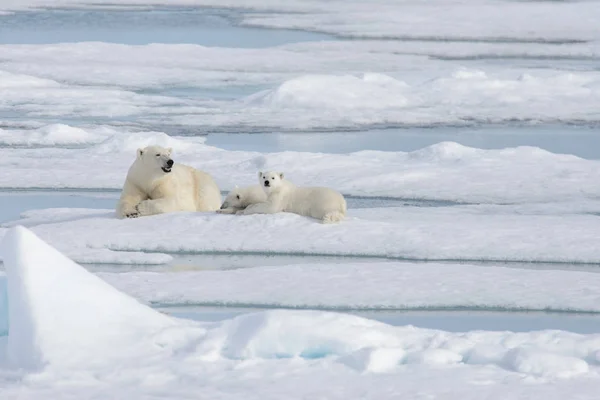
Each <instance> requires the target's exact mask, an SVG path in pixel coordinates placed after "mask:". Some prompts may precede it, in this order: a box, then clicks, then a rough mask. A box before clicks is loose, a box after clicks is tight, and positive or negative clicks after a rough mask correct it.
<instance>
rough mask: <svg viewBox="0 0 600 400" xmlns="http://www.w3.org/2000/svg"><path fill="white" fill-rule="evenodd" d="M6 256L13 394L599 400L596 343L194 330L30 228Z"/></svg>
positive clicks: (285, 324)
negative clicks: (566, 399) (574, 397)
mask: <svg viewBox="0 0 600 400" xmlns="http://www.w3.org/2000/svg"><path fill="white" fill-rule="evenodd" d="M0 251H1V252H2V255H3V258H4V260H5V266H6V276H7V292H8V293H7V303H8V307H7V308H8V309H7V310H2V312H1V313H0V317H2V318H4V319H7V320H8V327H9V330H8V335H7V336H6V337H3V338H2V339H1V340H0V387H1V389H0V391H1V393H2V395H3V399H4V398H6V399H12V398H17V397H18V396H21V397H23V396H25V397H35V396H51V397H55V396H56V395H58V394H59V393H60V395H61V396H72V397H77V398H96V397H97V396H98V395H103V396H107V395H113V396H115V395H118V396H123V395H128V396H135V397H136V398H146V397H148V398H149V397H152V398H163V397H164V398H173V397H174V396H175V397H179V396H190V395H198V393H202V396H208V397H210V398H215V397H219V398H225V399H227V398H239V396H240V395H241V394H242V393H243V394H244V396H245V397H246V398H278V396H279V395H281V394H282V393H286V397H287V398H305V397H306V396H310V395H312V396H315V395H322V396H327V397H328V398H348V397H349V396H350V397H352V396H355V395H356V393H363V394H364V395H365V396H366V397H369V398H374V397H380V398H381V397H382V396H383V397H386V398H390V397H395V396H414V395H416V394H417V393H418V394H419V395H423V394H426V395H428V396H432V397H436V398H441V399H449V398H450V397H449V396H450V395H449V393H450V392H449V390H450V388H452V390H451V393H452V398H454V397H456V396H457V395H458V396H461V397H463V395H464V397H465V398H473V399H475V398H481V397H486V398H491V399H496V398H498V399H500V398H507V393H509V394H510V396H508V397H510V398H513V397H514V398H518V397H521V398H522V397H530V396H531V395H535V396H536V397H537V396H541V395H550V394H552V395H553V396H554V397H547V398H557V399H558V398H562V397H561V396H563V395H565V394H566V393H569V392H570V393H572V391H573V390H577V394H578V398H581V399H588V398H589V399H592V398H595V396H596V391H595V390H592V388H593V387H595V386H597V384H598V379H599V378H598V359H599V354H600V335H597V334H594V335H579V334H573V333H568V332H563V331H537V332H528V333H511V332H483V331H472V332H465V333H449V332H444V331H437V330H426V329H418V328H415V327H412V326H401V327H392V326H389V325H386V324H383V323H379V322H376V321H373V320H369V319H365V318H360V317H356V316H350V315H343V314H337V313H331V312H320V311H285V310H277V311H267V312H257V313H251V314H247V315H243V316H240V317H236V318H234V319H231V320H226V321H223V322H219V323H201V322H193V321H188V320H181V319H175V318H171V317H168V316H167V315H164V314H161V313H159V312H157V311H154V310H152V309H150V308H148V307H146V306H144V305H142V304H140V303H138V302H137V301H136V300H134V299H132V298H130V297H129V296H127V295H125V294H123V293H122V292H120V291H118V290H116V289H115V288H113V287H112V286H110V285H109V284H107V283H106V282H104V281H103V280H101V279H99V278H98V277H95V276H93V275H92V274H90V273H88V272H87V271H86V270H84V269H83V268H81V267H80V266H78V265H77V264H75V263H74V262H73V261H71V260H69V259H68V258H66V257H65V256H63V255H62V254H60V253H59V252H58V251H56V250H55V249H54V248H52V247H51V246H49V245H48V244H46V243H44V242H43V241H42V240H41V239H39V238H38V237H37V236H36V235H34V234H33V233H32V232H31V231H28V230H27V229H26V228H22V227H16V228H12V229H11V230H10V231H9V232H8V233H7V235H6V236H5V238H4V240H3V242H2V246H1V250H0ZM323 379H326V380H325V381H327V384H326V385H324V384H322V383H324V382H325V381H324V380H323ZM432 379H434V380H435V381H436V382H437V384H436V385H431V384H430V383H431V381H432ZM535 382H538V383H539V382H552V384H551V385H536V384H532V383H535ZM498 385H502V390H499V387H498ZM292 386H294V387H295V389H294V390H290V389H291V388H292ZM550 389H551V390H550Z"/></svg>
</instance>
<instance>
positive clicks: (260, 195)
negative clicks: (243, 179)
mask: <svg viewBox="0 0 600 400" xmlns="http://www.w3.org/2000/svg"><path fill="white" fill-rule="evenodd" d="M237 191H238V193H240V194H241V197H242V207H244V208H245V207H248V206H249V205H251V204H256V203H262V202H264V201H267V194H266V193H265V191H264V190H263V188H262V186H260V185H251V186H246V187H242V188H237Z"/></svg>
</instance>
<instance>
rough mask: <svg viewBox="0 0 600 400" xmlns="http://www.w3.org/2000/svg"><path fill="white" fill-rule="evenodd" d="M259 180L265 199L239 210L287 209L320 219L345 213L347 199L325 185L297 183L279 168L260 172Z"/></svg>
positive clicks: (325, 220)
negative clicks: (287, 177)
mask: <svg viewBox="0 0 600 400" xmlns="http://www.w3.org/2000/svg"><path fill="white" fill-rule="evenodd" d="M258 182H259V184H260V186H262V188H263V190H264V191H265V193H266V195H267V201H265V202H263V203H258V204H253V205H250V206H248V207H247V208H246V209H245V210H243V211H240V212H239V214H245V215H248V214H273V213H278V212H290V213H294V214H299V215H303V216H306V217H313V218H316V219H320V220H321V221H322V222H323V223H325V224H327V223H334V222H339V221H341V220H343V219H344V217H345V216H346V200H345V199H344V196H342V195H341V193H339V192H336V191H335V190H332V189H329V188H325V187H298V186H296V185H294V184H293V183H291V182H290V181H288V180H285V179H284V178H283V173H281V172H272V171H270V172H264V173H263V172H259V173H258Z"/></svg>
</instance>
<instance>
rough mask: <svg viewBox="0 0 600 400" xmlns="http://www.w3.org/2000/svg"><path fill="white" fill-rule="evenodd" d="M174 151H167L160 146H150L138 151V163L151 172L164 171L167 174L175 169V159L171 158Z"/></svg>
mask: <svg viewBox="0 0 600 400" xmlns="http://www.w3.org/2000/svg"><path fill="white" fill-rule="evenodd" d="M172 151H173V150H172V149H170V148H169V149H165V148H164V147H160V146H148V147H144V148H143V149H138V150H137V161H138V162H141V163H142V164H143V165H144V167H145V168H148V169H149V170H156V171H162V172H164V173H165V174H168V173H169V172H171V168H173V159H172V158H171V152H172Z"/></svg>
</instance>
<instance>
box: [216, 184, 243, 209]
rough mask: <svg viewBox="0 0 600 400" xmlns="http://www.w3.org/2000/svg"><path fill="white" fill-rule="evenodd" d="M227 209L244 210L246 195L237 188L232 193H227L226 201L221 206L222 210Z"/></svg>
mask: <svg viewBox="0 0 600 400" xmlns="http://www.w3.org/2000/svg"><path fill="white" fill-rule="evenodd" d="M225 208H244V194H243V193H242V191H241V190H240V188H238V187H237V186H236V187H235V189H233V190H232V191H231V192H229V193H227V197H225V201H224V202H223V204H222V205H221V210H224V209H225Z"/></svg>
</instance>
